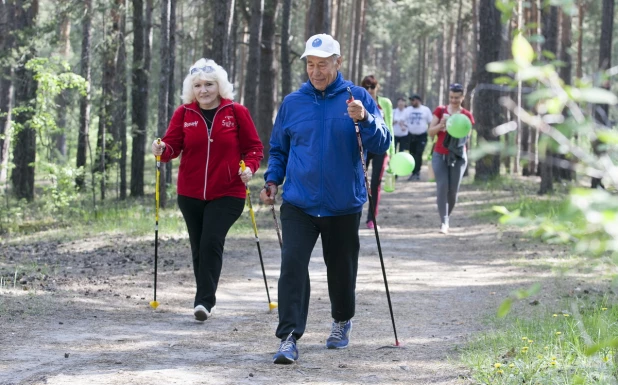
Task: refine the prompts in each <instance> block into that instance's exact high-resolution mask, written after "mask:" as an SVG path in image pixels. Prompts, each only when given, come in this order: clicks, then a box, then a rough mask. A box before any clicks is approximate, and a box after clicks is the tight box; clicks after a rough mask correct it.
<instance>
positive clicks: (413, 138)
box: [408, 133, 427, 175]
mask: <svg viewBox="0 0 618 385" xmlns="http://www.w3.org/2000/svg"><path fill="white" fill-rule="evenodd" d="M408 137H409V138H410V139H409V140H410V154H411V155H412V156H413V157H414V171H412V174H413V175H419V174H420V172H421V166H422V165H423V151H425V146H426V145H427V133H424V134H419V135H415V134H408Z"/></svg>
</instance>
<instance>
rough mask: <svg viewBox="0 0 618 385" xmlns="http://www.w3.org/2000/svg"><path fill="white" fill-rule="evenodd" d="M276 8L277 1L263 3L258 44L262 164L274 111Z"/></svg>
mask: <svg viewBox="0 0 618 385" xmlns="http://www.w3.org/2000/svg"><path fill="white" fill-rule="evenodd" d="M278 8H279V1H278V0H266V1H265V4H264V16H263V22H262V44H260V46H261V51H260V86H259V94H258V95H259V100H260V103H259V113H258V120H256V122H257V130H258V134H259V135H260V140H261V141H262V144H263V145H264V162H267V161H268V151H269V149H270V146H269V141H270V133H271V132H272V128H273V112H274V109H275V99H274V92H273V89H274V88H275V78H276V76H277V67H276V60H275V28H276V23H275V21H276V19H277V11H278Z"/></svg>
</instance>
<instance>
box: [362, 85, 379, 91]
mask: <svg viewBox="0 0 618 385" xmlns="http://www.w3.org/2000/svg"><path fill="white" fill-rule="evenodd" d="M363 88H364V89H366V90H368V89H370V88H371V89H372V90H375V89H376V86H375V85H373V86H363Z"/></svg>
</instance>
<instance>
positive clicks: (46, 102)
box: [14, 57, 86, 159]
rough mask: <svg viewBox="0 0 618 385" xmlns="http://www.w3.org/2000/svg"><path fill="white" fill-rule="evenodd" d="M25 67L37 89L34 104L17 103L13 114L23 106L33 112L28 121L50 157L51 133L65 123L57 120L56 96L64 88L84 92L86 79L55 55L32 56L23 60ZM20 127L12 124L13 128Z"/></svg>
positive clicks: (19, 111) (22, 108)
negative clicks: (59, 123)
mask: <svg viewBox="0 0 618 385" xmlns="http://www.w3.org/2000/svg"><path fill="white" fill-rule="evenodd" d="M26 68H27V69H28V70H30V71H33V72H34V80H36V81H37V83H38V86H37V93H36V99H35V101H34V105H29V106H18V107H16V108H15V110H14V111H15V114H16V115H17V114H19V113H21V112H23V111H25V110H26V109H28V110H29V111H32V112H34V116H33V117H32V119H31V121H30V125H31V127H32V128H33V129H35V130H36V131H37V133H38V137H39V140H38V142H39V143H41V144H42V145H43V147H44V150H45V152H46V153H47V154H48V157H47V158H48V159H51V153H52V151H53V144H52V143H51V138H52V135H54V134H58V133H60V132H62V131H63V130H65V127H58V125H57V124H56V113H57V105H56V97H57V96H58V95H59V94H60V93H61V92H62V91H64V90H70V89H75V90H77V91H78V92H79V93H80V94H81V95H85V93H86V80H85V79H84V78H82V77H81V76H79V75H77V74H75V73H73V72H71V70H70V67H69V65H68V63H67V62H66V61H64V60H60V59H58V58H57V57H52V58H40V57H37V58H34V59H32V60H30V61H28V63H26ZM18 130H19V127H17V126H16V127H15V132H17V131H18Z"/></svg>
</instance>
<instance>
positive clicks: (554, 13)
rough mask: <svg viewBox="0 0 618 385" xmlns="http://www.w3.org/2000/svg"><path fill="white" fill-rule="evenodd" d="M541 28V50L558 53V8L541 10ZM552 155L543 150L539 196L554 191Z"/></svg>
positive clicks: (549, 151)
mask: <svg viewBox="0 0 618 385" xmlns="http://www.w3.org/2000/svg"><path fill="white" fill-rule="evenodd" d="M541 28H542V30H543V36H544V37H545V42H544V43H543V50H544V51H548V52H552V53H554V54H556V53H557V51H558V8H557V7H555V6H550V7H545V8H542V10H541ZM554 155H555V154H554V153H553V151H551V150H550V148H549V146H548V147H547V148H546V149H545V154H544V156H543V160H542V162H541V186H540V188H539V192H538V193H539V195H544V194H549V193H551V192H552V191H554V184H553V183H554V177H555V176H557V175H556V173H555V170H554V161H553V159H554Z"/></svg>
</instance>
